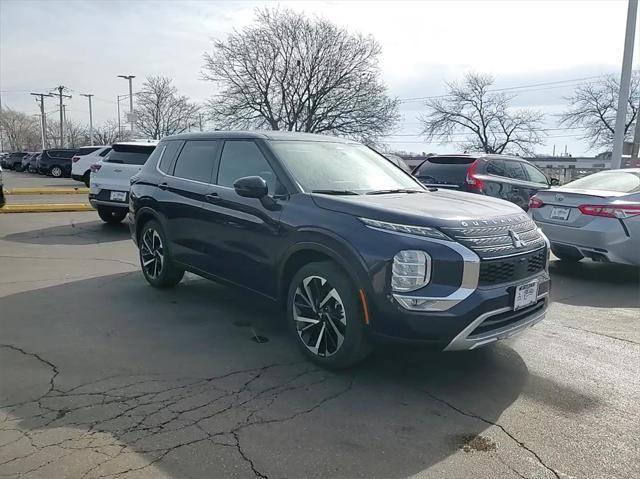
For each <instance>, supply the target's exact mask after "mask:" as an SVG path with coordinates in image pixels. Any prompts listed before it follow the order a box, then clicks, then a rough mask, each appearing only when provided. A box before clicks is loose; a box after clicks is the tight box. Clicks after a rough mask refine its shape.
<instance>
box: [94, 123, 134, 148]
mask: <svg viewBox="0 0 640 479" xmlns="http://www.w3.org/2000/svg"><path fill="white" fill-rule="evenodd" d="M129 137H130V135H129V130H123V129H121V131H118V123H117V122H116V121H114V120H107V121H106V122H104V123H103V124H102V125H97V126H94V127H93V141H94V143H95V144H96V145H111V144H112V143H115V142H116V141H123V140H128V139H129Z"/></svg>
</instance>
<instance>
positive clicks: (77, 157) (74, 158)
mask: <svg viewBox="0 0 640 479" xmlns="http://www.w3.org/2000/svg"><path fill="white" fill-rule="evenodd" d="M79 160H80V157H79V156H74V157H73V158H71V161H72V162H73V163H75V162H76V161H79Z"/></svg>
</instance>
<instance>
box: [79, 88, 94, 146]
mask: <svg viewBox="0 0 640 479" xmlns="http://www.w3.org/2000/svg"><path fill="white" fill-rule="evenodd" d="M80 96H86V97H87V98H88V99H89V142H90V144H91V146H93V112H92V111H91V97H92V96H93V95H92V94H90V93H81V94H80Z"/></svg>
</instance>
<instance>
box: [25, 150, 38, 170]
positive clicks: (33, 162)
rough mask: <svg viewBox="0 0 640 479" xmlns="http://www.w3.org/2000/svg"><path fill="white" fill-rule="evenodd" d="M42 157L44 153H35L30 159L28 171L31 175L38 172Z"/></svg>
mask: <svg viewBox="0 0 640 479" xmlns="http://www.w3.org/2000/svg"><path fill="white" fill-rule="evenodd" d="M41 156H42V153H35V154H34V155H33V156H32V157H31V158H29V164H28V165H27V169H26V171H28V172H29V173H37V172H38V160H39V159H40V157H41Z"/></svg>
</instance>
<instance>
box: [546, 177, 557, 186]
mask: <svg viewBox="0 0 640 479" xmlns="http://www.w3.org/2000/svg"><path fill="white" fill-rule="evenodd" d="M549 184H550V185H551V186H558V185H559V184H560V180H559V179H558V178H551V180H550V181H549Z"/></svg>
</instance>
